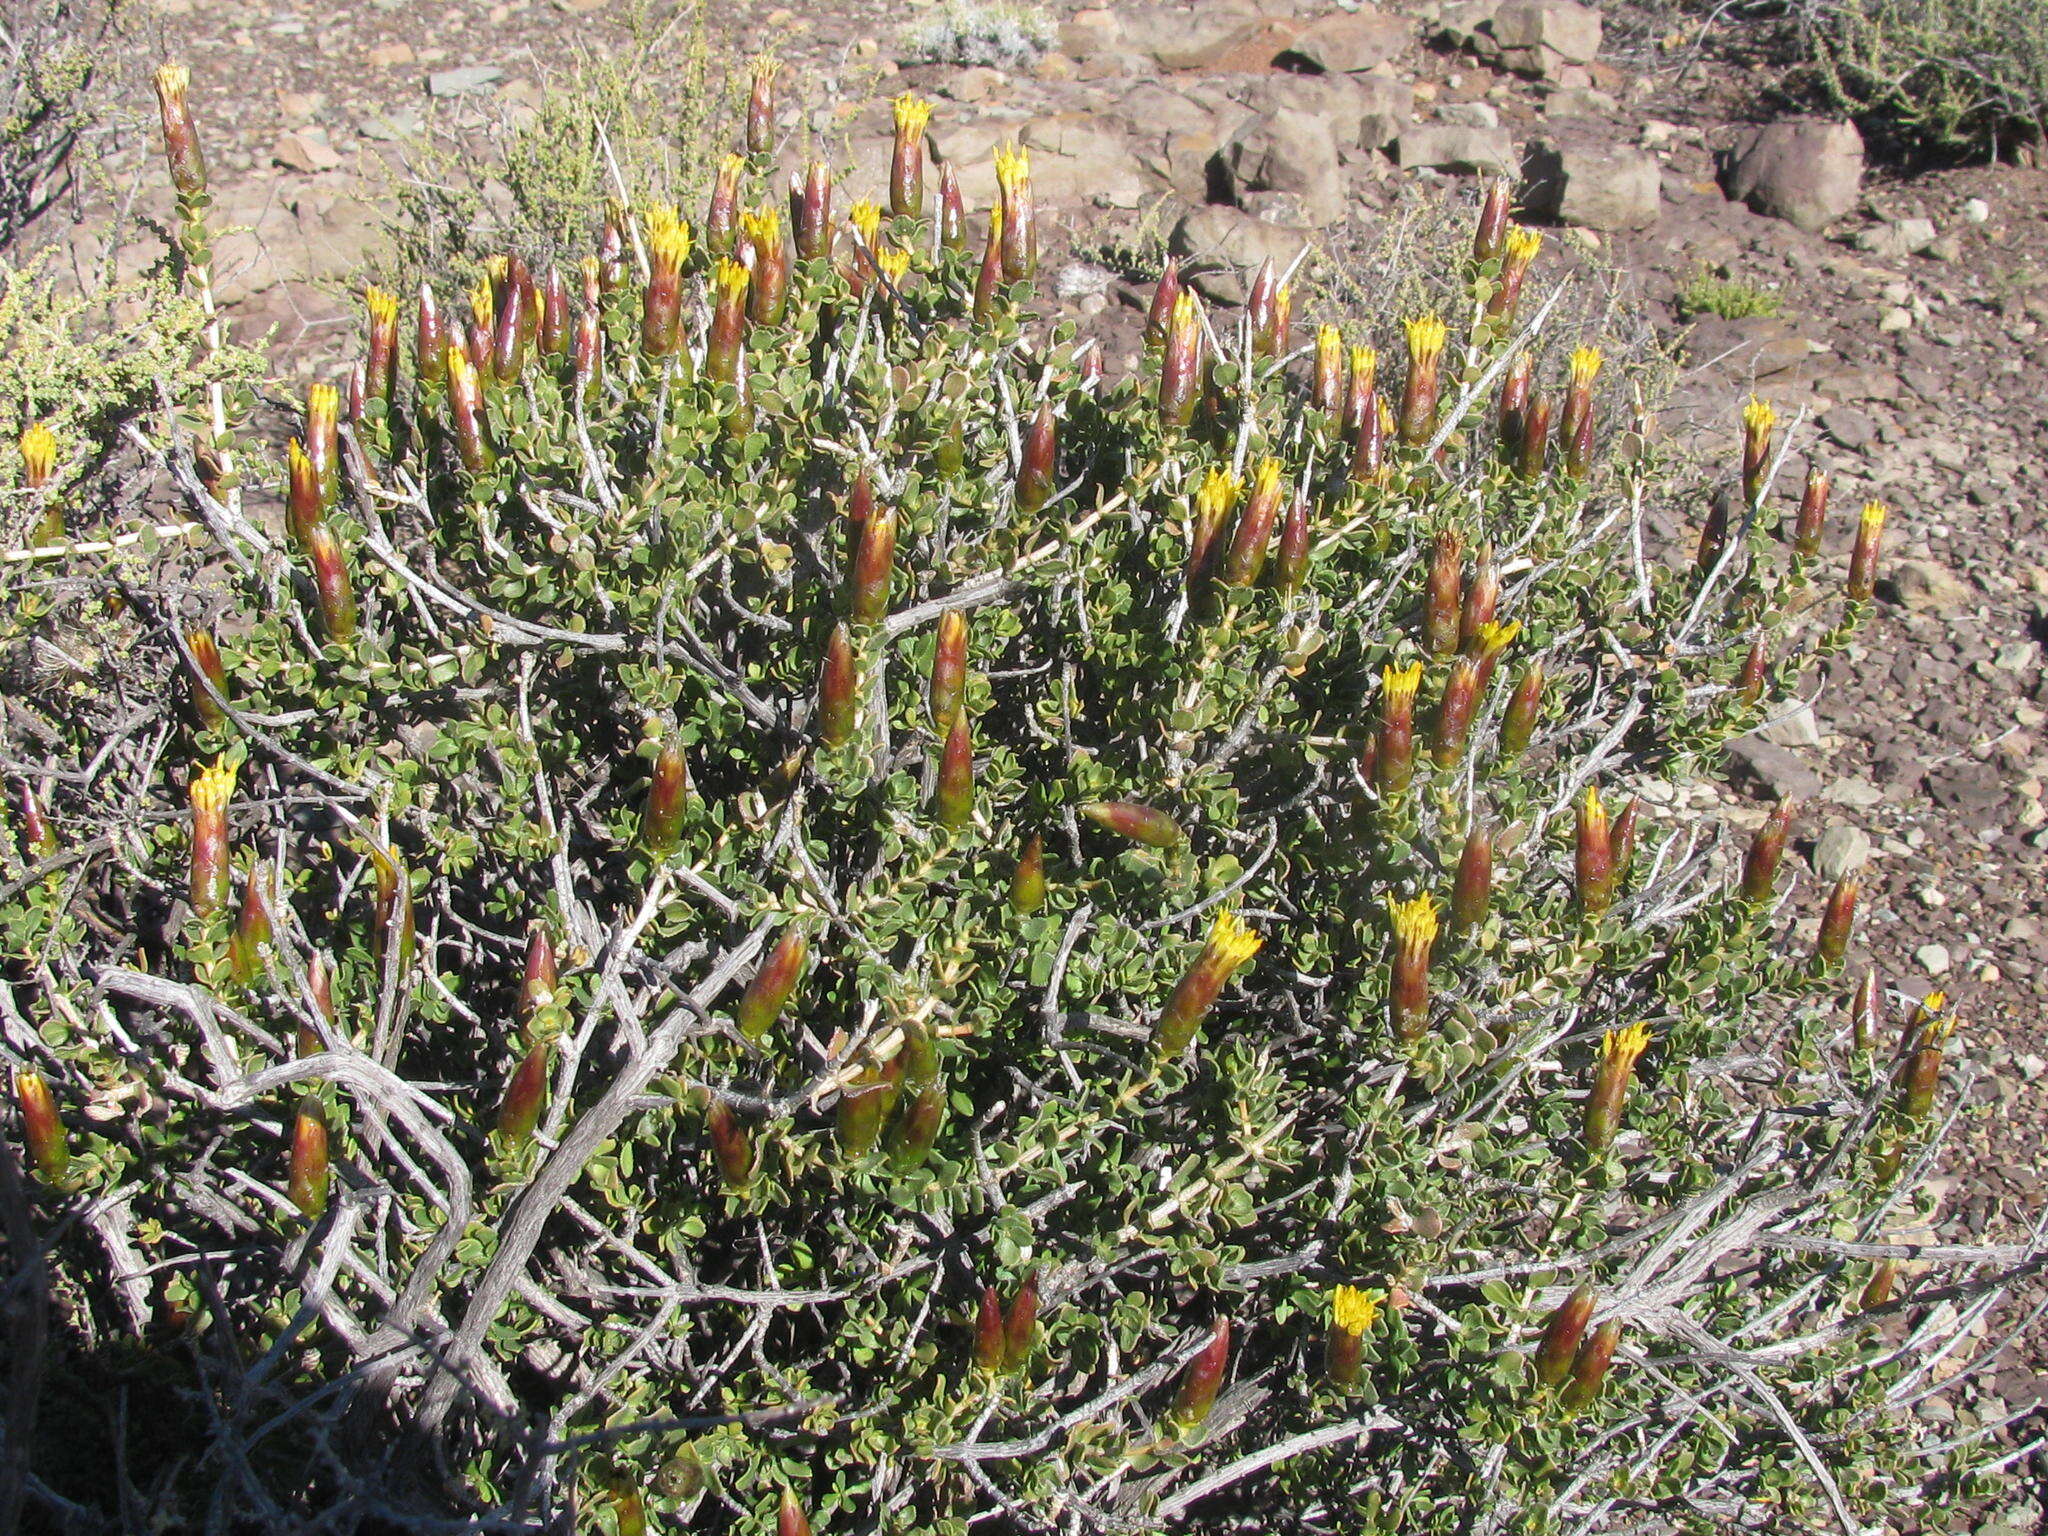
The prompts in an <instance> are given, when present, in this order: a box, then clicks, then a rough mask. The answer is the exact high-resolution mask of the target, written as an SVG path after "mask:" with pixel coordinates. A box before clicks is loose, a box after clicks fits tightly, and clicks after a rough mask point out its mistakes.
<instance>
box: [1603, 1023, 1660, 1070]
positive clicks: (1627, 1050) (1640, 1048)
mask: <svg viewBox="0 0 2048 1536" xmlns="http://www.w3.org/2000/svg"><path fill="white" fill-rule="evenodd" d="M1649 1044H1650V1026H1649V1025H1648V1024H1631V1025H1629V1026H1628V1027H1627V1028H1626V1029H1610V1030H1608V1031H1607V1033H1606V1034H1605V1035H1603V1036H1601V1039H1600V1065H1601V1068H1602V1069H1603V1070H1607V1069H1612V1070H1614V1071H1616V1072H1628V1071H1631V1070H1633V1069H1634V1067H1635V1064H1636V1058H1637V1057H1639V1056H1641V1055H1642V1054H1643V1052H1644V1051H1645V1050H1647V1049H1648V1048H1649Z"/></svg>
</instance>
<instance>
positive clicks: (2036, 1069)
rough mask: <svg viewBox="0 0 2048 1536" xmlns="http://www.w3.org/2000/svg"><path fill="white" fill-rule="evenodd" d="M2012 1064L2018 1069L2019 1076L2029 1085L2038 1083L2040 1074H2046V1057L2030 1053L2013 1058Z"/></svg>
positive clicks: (2047, 1057) (2047, 1062)
mask: <svg viewBox="0 0 2048 1536" xmlns="http://www.w3.org/2000/svg"><path fill="white" fill-rule="evenodd" d="M2012 1064H2013V1065H2014V1066H2016V1067H2018V1068H2019V1069H2020V1076H2021V1077H2024V1078H2025V1079H2026V1080H2027V1081H2028V1082H2030V1083H2032V1082H2037V1081H2039V1079H2040V1077H2041V1074H2042V1073H2044V1072H2048V1056H2036V1055H2035V1054H2034V1053H2033V1052H2032V1051H2028V1052H2027V1053H2026V1054H2024V1055H2021V1056H2015V1057H2013V1059H2012Z"/></svg>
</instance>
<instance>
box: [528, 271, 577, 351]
mask: <svg viewBox="0 0 2048 1536" xmlns="http://www.w3.org/2000/svg"><path fill="white" fill-rule="evenodd" d="M537 312H538V314H539V317H540V329H539V331H538V332H537V333H536V335H535V337H534V340H535V342H536V344H537V345H538V346H539V347H540V350H541V354H542V355H543V356H545V357H562V356H564V355H566V354H567V352H568V350H569V333H570V323H569V283H568V280H567V279H566V278H564V277H563V276H562V269H561V268H560V267H550V268H548V275H547V277H546V278H545V279H543V280H542V282H541V285H540V304H539V306H538V311H537Z"/></svg>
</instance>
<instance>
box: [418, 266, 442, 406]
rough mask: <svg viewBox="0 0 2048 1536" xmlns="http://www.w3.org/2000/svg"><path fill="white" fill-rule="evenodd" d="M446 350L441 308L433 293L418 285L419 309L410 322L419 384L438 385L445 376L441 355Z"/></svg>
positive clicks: (423, 284)
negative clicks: (411, 323) (411, 322)
mask: <svg viewBox="0 0 2048 1536" xmlns="http://www.w3.org/2000/svg"><path fill="white" fill-rule="evenodd" d="M447 347H448V330H447V327H446V325H445V324H443V322H442V320H441V306H440V303H439V301H438V300H436V299H435V297H434V290H433V289H432V288H430V287H428V286H427V285H426V284H425V283H421V284H420V302H419V309H418V311H417V314H416V316H415V319H414V321H413V356H414V358H415V363H414V366H415V368H417V369H418V372H419V382H420V383H422V384H439V383H440V382H441V381H442V380H443V379H445V378H447V377H448V365H447V361H446V359H445V358H444V356H443V354H444V353H445V352H446V350H447Z"/></svg>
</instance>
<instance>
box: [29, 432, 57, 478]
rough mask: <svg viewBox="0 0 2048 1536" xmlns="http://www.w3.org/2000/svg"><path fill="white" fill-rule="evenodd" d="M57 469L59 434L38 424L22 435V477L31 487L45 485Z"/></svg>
mask: <svg viewBox="0 0 2048 1536" xmlns="http://www.w3.org/2000/svg"><path fill="white" fill-rule="evenodd" d="M56 469H57V434H56V433H54V432H52V431H51V430H50V429H49V426H48V425H47V424H46V423H44V422H40V421H39V422H37V423H36V424H35V425H34V426H32V427H30V428H29V429H28V430H27V431H26V432H24V433H22V434H21V470H22V477H23V478H24V479H25V480H27V481H28V483H29V485H30V486H40V485H43V484H45V483H46V482H47V481H48V480H49V478H50V476H51V475H52V474H54V473H55V472H56Z"/></svg>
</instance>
